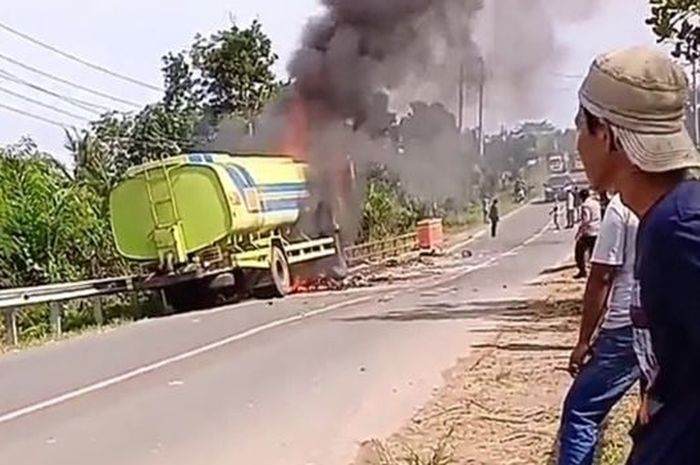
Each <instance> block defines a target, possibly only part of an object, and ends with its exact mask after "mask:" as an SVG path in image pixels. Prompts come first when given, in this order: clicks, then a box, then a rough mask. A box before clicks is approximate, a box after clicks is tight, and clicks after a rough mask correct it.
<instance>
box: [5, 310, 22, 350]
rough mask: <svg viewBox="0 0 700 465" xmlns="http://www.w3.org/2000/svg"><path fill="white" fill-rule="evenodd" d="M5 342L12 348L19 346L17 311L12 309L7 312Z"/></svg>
mask: <svg viewBox="0 0 700 465" xmlns="http://www.w3.org/2000/svg"><path fill="white" fill-rule="evenodd" d="M5 341H6V342H7V344H8V345H10V346H16V345H17V344H19V332H18V331H17V311H16V310H15V309H14V308H11V309H9V310H7V311H6V312H5Z"/></svg>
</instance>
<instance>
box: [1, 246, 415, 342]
mask: <svg viewBox="0 0 700 465" xmlns="http://www.w3.org/2000/svg"><path fill="white" fill-rule="evenodd" d="M417 250H418V236H417V234H415V233H413V234H406V235H403V236H398V237H393V238H390V239H386V240H382V241H373V242H368V243H366V244H360V245H355V246H351V247H348V248H346V249H345V250H344V253H345V258H346V260H347V263H348V265H349V266H351V267H353V266H357V265H361V264H365V263H378V262H381V261H383V260H386V259H388V258H393V257H398V256H402V255H405V254H408V253H410V252H414V251H417ZM134 281H135V278H133V277H121V278H109V279H98V280H92V281H81V282H74V283H63V284H49V285H45V286H35V287H23V288H15V289H0V313H2V314H4V322H5V339H6V342H7V343H8V344H9V345H12V346H15V345H17V343H18V341H19V333H18V325H17V316H18V313H19V312H20V310H21V309H22V308H23V307H30V306H32V305H42V304H49V307H50V309H51V312H50V320H51V328H52V331H53V335H54V336H55V337H58V336H60V335H61V332H62V331H61V314H62V309H61V303H62V302H67V301H70V300H77V299H89V300H91V301H92V306H93V314H94V317H95V321H96V322H97V324H98V325H101V324H102V323H103V315H102V299H101V297H103V296H107V295H111V294H119V293H125V292H130V291H134V290H135V284H134Z"/></svg>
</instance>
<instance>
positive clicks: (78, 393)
mask: <svg viewBox="0 0 700 465" xmlns="http://www.w3.org/2000/svg"><path fill="white" fill-rule="evenodd" d="M371 299H372V297H361V298H358V299H353V300H348V301H345V302H340V303H337V304H334V305H328V306H326V307H322V308H319V309H317V310H313V311H310V312H307V313H306V314H305V315H294V316H291V317H288V318H284V319H282V320H276V321H273V322H270V323H267V324H264V325H261V326H256V327H255V328H252V329H249V330H247V331H244V332H242V333H238V334H234V335H233V336H229V337H227V338H225V339H221V340H219V341H216V342H213V343H211V344H207V345H204V346H201V347H199V348H197V349H193V350H189V351H187V352H183V353H181V354H179V355H175V356H173V357H169V358H166V359H163V360H161V361H159V362H155V363H151V364H150V365H145V366H142V367H140V368H136V369H134V370H131V371H127V372H125V373H122V374H121V375H117V376H114V377H112V378H108V379H105V380H103V381H98V382H96V383H93V384H90V385H87V386H84V387H82V388H79V389H75V390H73V391H70V392H66V393H65V394H61V395H59V396H56V397H53V398H51V399H47V400H45V401H42V402H38V403H36V404H33V405H29V406H27V407H24V408H20V409H18V410H14V411H11V412H7V413H5V414H3V415H0V424H3V423H7V422H9V421H12V420H16V419H18V418H21V417H24V416H27V415H30V414H32V413H36V412H39V411H41V410H45V409H47V408H50V407H54V406H56V405H59V404H63V403H65V402H68V401H69V400H73V399H75V398H78V397H82V396H84V395H86V394H90V393H92V392H95V391H99V390H102V389H105V388H108V387H110V386H114V385H115V384H120V383H123V382H125V381H128V380H130V379H133V378H136V377H137V376H141V375H145V374H148V373H152V372H154V371H156V370H159V369H161V368H165V367H167V366H169V365H172V364H174V363H178V362H182V361H184V360H187V359H190V358H193V357H196V356H198V355H201V354H204V353H206V352H211V351H212V350H215V349H219V348H221V347H224V346H227V345H229V344H233V343H234V342H238V341H241V340H243V339H247V338H250V337H252V336H255V335H257V334H260V333H263V332H266V331H270V330H272V329H275V328H279V327H281V326H286V325H289V324H291V323H296V322H297V321H301V320H304V319H306V318H311V317H314V316H317V315H322V314H324V313H328V312H332V311H334V310H338V309H340V308H343V307H349V306H351V305H356V304H360V303H363V302H366V301H369V300H371Z"/></svg>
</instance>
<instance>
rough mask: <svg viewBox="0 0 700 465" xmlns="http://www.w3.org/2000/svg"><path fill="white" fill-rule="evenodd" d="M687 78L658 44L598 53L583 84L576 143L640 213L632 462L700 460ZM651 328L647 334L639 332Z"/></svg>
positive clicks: (698, 162)
mask: <svg viewBox="0 0 700 465" xmlns="http://www.w3.org/2000/svg"><path fill="white" fill-rule="evenodd" d="M687 96H688V81H687V78H686V76H685V74H684V72H683V70H682V69H681V68H680V67H679V66H678V65H676V64H675V63H673V62H672V61H671V60H670V59H669V58H667V57H666V55H665V54H663V53H662V52H661V51H657V50H654V49H649V48H644V47H635V48H629V49H625V50H620V51H616V52H612V53H608V54H604V55H601V56H599V57H598V58H596V59H595V61H594V62H593V64H592V66H591V68H590V71H589V73H588V75H587V77H586V79H585V80H584V82H583V84H582V86H581V90H580V92H579V98H580V110H579V114H578V116H577V121H576V123H577V127H578V134H579V140H578V146H579V151H580V153H581V157H582V161H583V163H584V165H585V167H586V172H587V174H588V176H589V179H590V181H591V183H592V184H593V186H594V187H595V188H598V189H606V190H611V191H617V192H619V193H620V195H621V197H622V200H623V202H624V203H625V204H626V205H627V206H628V207H629V208H630V209H631V210H632V211H633V212H634V213H635V214H636V215H637V216H638V217H639V218H640V224H639V230H638V236H637V258H636V264H635V278H636V280H637V281H638V283H639V286H635V287H636V288H638V289H639V296H638V297H635V298H634V299H633V300H634V302H635V303H633V306H632V308H631V312H632V320H633V324H634V325H635V327H636V329H637V331H636V332H635V350H636V351H637V354H638V357H639V359H640V363H642V362H644V364H643V366H646V367H647V368H649V367H650V369H647V370H644V374H645V378H646V380H647V385H646V386H645V392H644V394H643V399H644V401H643V403H642V408H641V409H640V415H639V418H638V421H637V424H636V425H635V428H634V430H633V438H634V449H633V451H632V454H631V456H630V459H629V462H628V463H629V464H632V465H656V464H659V465H661V464H663V465H676V464H678V465H680V464H683V465H686V464H695V463H700V181H697V180H694V179H693V176H692V170H694V169H695V168H698V167H700V158H699V157H698V153H697V151H696V148H695V146H694V144H693V142H692V141H691V139H690V137H689V135H688V132H687V130H686V128H685V125H684V104H685V102H686V99H687ZM646 329H648V331H647V332H648V334H650V336H651V337H650V338H646V339H644V338H638V337H637V335H638V334H644V332H645V330H646Z"/></svg>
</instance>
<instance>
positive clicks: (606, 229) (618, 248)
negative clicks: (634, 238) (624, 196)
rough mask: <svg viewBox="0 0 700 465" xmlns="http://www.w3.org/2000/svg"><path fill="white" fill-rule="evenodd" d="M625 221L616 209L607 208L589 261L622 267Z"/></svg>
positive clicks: (625, 234)
mask: <svg viewBox="0 0 700 465" xmlns="http://www.w3.org/2000/svg"><path fill="white" fill-rule="evenodd" d="M626 236H627V221H625V217H624V215H623V214H622V213H621V212H620V211H619V210H618V209H617V208H608V209H607V211H606V212H605V217H604V218H603V222H602V223H601V225H600V232H599V233H598V239H597V241H596V244H595V248H594V249H593V256H592V257H591V261H592V262H593V263H596V264H598V265H608V266H622V265H624V263H625V238H626Z"/></svg>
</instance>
